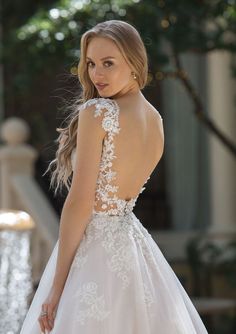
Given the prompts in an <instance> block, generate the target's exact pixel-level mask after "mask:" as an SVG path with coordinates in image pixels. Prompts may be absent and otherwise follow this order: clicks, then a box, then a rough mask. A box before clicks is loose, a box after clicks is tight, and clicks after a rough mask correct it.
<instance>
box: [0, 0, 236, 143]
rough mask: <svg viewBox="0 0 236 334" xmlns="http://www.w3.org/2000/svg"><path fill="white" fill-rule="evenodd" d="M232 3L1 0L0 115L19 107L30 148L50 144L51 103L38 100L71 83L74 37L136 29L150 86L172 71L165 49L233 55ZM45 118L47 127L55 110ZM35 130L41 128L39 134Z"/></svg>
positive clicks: (235, 8)
mask: <svg viewBox="0 0 236 334" xmlns="http://www.w3.org/2000/svg"><path fill="white" fill-rule="evenodd" d="M235 1H236V0H178V1H176V0H60V1H57V2H54V3H52V2H51V1H49V0H36V1H34V2H32V1H30V0H22V1H21V2H19V1H17V0H12V1H7V0H2V7H1V19H2V24H3V46H4V48H3V52H2V54H1V57H2V61H3V63H4V66H5V80H6V85H5V104H6V115H11V114H13V113H14V114H17V112H19V114H20V115H21V117H22V116H23V117H25V118H27V119H28V120H29V123H30V125H31V127H32V128H33V131H34V135H35V137H34V138H38V139H37V140H36V141H37V142H38V145H40V140H41V143H42V142H45V141H47V140H49V141H50V139H51V138H52V133H50V116H48V118H47V117H46V118H45V115H44V112H45V109H47V110H48V109H50V108H54V105H53V103H52V105H51V106H50V105H48V104H46V103H45V98H46V97H47V95H46V94H48V91H46V89H48V90H49V91H50V89H52V88H51V86H50V85H52V86H53V80H54V81H55V80H57V81H59V83H62V85H63V83H67V81H70V80H71V79H72V80H75V81H74V82H73V85H74V86H75V87H76V89H77V88H78V87H77V86H76V83H77V77H76V65H77V63H78V59H79V55H80V50H79V42H80V37H81V34H83V32H85V31H86V30H87V29H89V28H91V27H92V26H94V25H95V24H96V23H98V22H101V21H104V20H109V19H120V20H125V21H127V22H129V23H131V24H132V25H134V26H135V27H136V28H137V29H138V31H139V32H140V34H141V36H142V38H143V41H144V43H145V46H146V48H147V51H148V56H149V71H150V75H149V85H150V86H152V87H153V88H155V87H157V86H158V85H159V82H160V80H162V79H163V78H164V77H163V75H162V71H174V70H175V63H174V62H173V53H177V54H179V53H183V52H189V51H192V52H196V53H206V52H209V51H212V50H214V49H224V50H229V51H231V52H235V51H236V38H235V31H236V5H235ZM232 66H233V65H232ZM55 76H56V79H55ZM70 76H71V77H70ZM73 78H74V79H73ZM59 83H58V84H59ZM68 86H70V82H68ZM56 89H58V88H56ZM65 89H67V88H65ZM38 94H40V99H39V96H38ZM32 95H33V96H32ZM35 101H38V102H37V103H36V102H35ZM39 108H41V109H40V110H42V112H39ZM22 110H23V111H22ZM31 112H34V113H38V116H37V117H35V116H34V117H33V115H31ZM47 115H48V112H47ZM35 119H37V120H38V123H35ZM48 122H49V123H48ZM51 122H52V124H53V127H54V128H55V115H52V117H51ZM38 124H40V126H38ZM43 128H44V129H47V128H48V129H49V132H47V131H45V132H41V130H40V129H43ZM51 132H52V131H51Z"/></svg>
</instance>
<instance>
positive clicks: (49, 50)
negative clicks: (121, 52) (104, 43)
mask: <svg viewBox="0 0 236 334" xmlns="http://www.w3.org/2000/svg"><path fill="white" fill-rule="evenodd" d="M110 19H119V20H124V21H127V22H128V23H131V24H132V25H134V27H135V28H136V29H137V30H138V31H139V32H140V34H141V37H142V39H143V41H144V44H145V46H146V49H147V52H148V58H149V77H148V85H147V86H146V88H145V89H144V90H143V94H144V95H145V96H146V98H147V99H148V100H149V101H150V102H151V103H152V104H153V105H154V106H155V107H156V108H157V109H158V111H159V112H160V114H161V115H162V118H163V125H164V132H165V150H164V155H163V156H162V159H161V161H160V163H159V164H158V166H157V168H156V170H155V171H154V172H153V174H152V177H151V179H150V180H149V181H148V183H147V187H146V190H145V191H144V192H143V193H142V194H140V197H139V200H138V202H137V204H136V207H135V209H134V213H135V214H136V215H137V216H138V218H140V220H141V221H142V223H143V225H144V226H145V227H146V228H147V229H148V230H149V232H150V233H151V234H152V236H153V238H154V240H155V241H156V242H157V243H158V246H159V247H160V248H161V250H162V252H163V254H164V255H165V257H166V258H167V260H168V262H169V263H170V265H171V266H172V268H173V269H174V271H175V273H176V274H177V276H178V278H179V279H180V281H181V283H182V284H183V286H184V287H185V289H186V291H187V292H188V294H189V295H190V297H191V298H192V300H193V301H194V303H195V305H196V308H197V310H198V311H199V313H200V315H201V317H202V319H203V321H204V323H205V325H206V326H207V329H208V331H209V333H212V334H233V333H236V178H235V171H236V160H235V157H236V130H235V129H236V117H235V116H236V113H235V106H236V89H235V88H236V84H235V83H236V0H178V1H176V0H140V1H139V0H116V1H113V0H110V1H108V0H61V1H49V0H35V1H30V0H21V1H17V0H11V1H8V0H0V122H1V128H0V131H1V132H0V135H1V145H0V208H1V211H0V319H1V320H0V334H16V333H18V332H19V328H20V324H21V323H22V320H23V317H24V314H25V312H26V311H27V308H28V305H29V303H30V300H31V298H32V297H33V295H34V292H35V289H36V288H37V285H38V282H39V279H40V277H41V275H42V272H43V269H44V267H45V265H46V263H47V260H48V258H49V256H50V253H51V251H52V249H53V247H54V245H55V243H56V240H57V237H58V226H59V219H60V218H59V217H60V213H61V210H62V206H63V202H64V200H65V196H66V192H65V193H64V194H62V195H60V196H59V195H58V196H56V197H55V196H54V195H53V193H52V191H51V190H49V175H44V176H43V173H44V172H45V170H46V168H47V166H48V163H49V162H50V161H51V160H52V159H53V158H54V156H55V149H56V143H55V139H56V138H57V133H56V128H57V127H58V126H60V125H61V123H62V121H63V120H64V119H65V117H66V116H67V114H66V113H65V105H66V103H68V102H70V101H71V99H73V98H74V97H75V96H76V95H78V94H79V92H80V86H79V82H78V77H77V64H78V60H79V57H80V50H79V44H80V37H81V35H82V34H83V33H84V32H85V31H86V30H87V29H89V28H91V27H92V26H94V25H95V24H96V23H98V22H101V21H105V20H110ZM22 284H24V285H22ZM22 287H24V289H23V288H22ZM19 305H21V307H19ZM19 310H20V311H19ZM13 318H14V319H15V320H14V321H13V320H12V319H13Z"/></svg>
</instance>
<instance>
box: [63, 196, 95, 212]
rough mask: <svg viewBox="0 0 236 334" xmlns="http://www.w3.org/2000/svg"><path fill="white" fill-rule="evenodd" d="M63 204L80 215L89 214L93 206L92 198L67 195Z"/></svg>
mask: <svg viewBox="0 0 236 334" xmlns="http://www.w3.org/2000/svg"><path fill="white" fill-rule="evenodd" d="M64 206H65V207H66V208H67V209H68V210H73V211H78V212H79V214H80V215H81V214H83V215H85V216H90V215H91V214H92V211H93V207H94V199H90V198H86V197H80V196H77V197H76V198H75V197H72V196H67V198H66V200H65V204H64Z"/></svg>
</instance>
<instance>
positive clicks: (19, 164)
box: [0, 117, 59, 283]
mask: <svg viewBox="0 0 236 334" xmlns="http://www.w3.org/2000/svg"><path fill="white" fill-rule="evenodd" d="M0 130H1V138H2V140H3V142H4V144H2V145H1V146H0V185H1V187H0V208H1V209H4V210H5V211H6V210H7V209H9V210H23V211H25V212H27V213H28V214H29V215H30V216H31V217H32V219H33V220H34V222H35V225H36V226H35V229H34V231H33V232H32V236H31V238H32V239H31V259H32V275H33V281H34V282H35V283H37V282H38V280H39V278H40V277H41V274H42V271H43V269H44V267H45V264H46V262H47V260H48V258H49V255H50V253H51V251H52V249H53V247H54V245H55V243H56V241H57V237H58V228H59V217H58V215H57V214H56V212H55V211H54V209H53V208H52V207H51V206H50V204H49V203H48V200H47V199H46V197H45V195H44V193H43V192H42V191H41V189H40V187H39V186H38V184H37V182H36V181H35V179H34V163H35V160H36V158H37V155H38V154H37V152H36V150H35V149H34V148H33V147H31V146H30V145H28V144H27V143H26V140H27V139H28V137H29V133H30V131H29V127H28V126H27V124H26V123H25V122H24V121H23V120H22V119H19V118H16V117H12V118H9V119H7V120H6V121H5V122H4V123H3V124H2V126H1V129H0Z"/></svg>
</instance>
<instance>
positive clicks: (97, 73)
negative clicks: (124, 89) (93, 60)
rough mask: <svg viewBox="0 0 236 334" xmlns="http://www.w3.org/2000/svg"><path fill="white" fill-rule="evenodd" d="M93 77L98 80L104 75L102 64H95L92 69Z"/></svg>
mask: <svg viewBox="0 0 236 334" xmlns="http://www.w3.org/2000/svg"><path fill="white" fill-rule="evenodd" d="M92 75H93V78H94V79H95V80H96V79H98V78H102V77H103V76H104V72H103V68H102V67H101V66H94V68H93V70H92Z"/></svg>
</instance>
